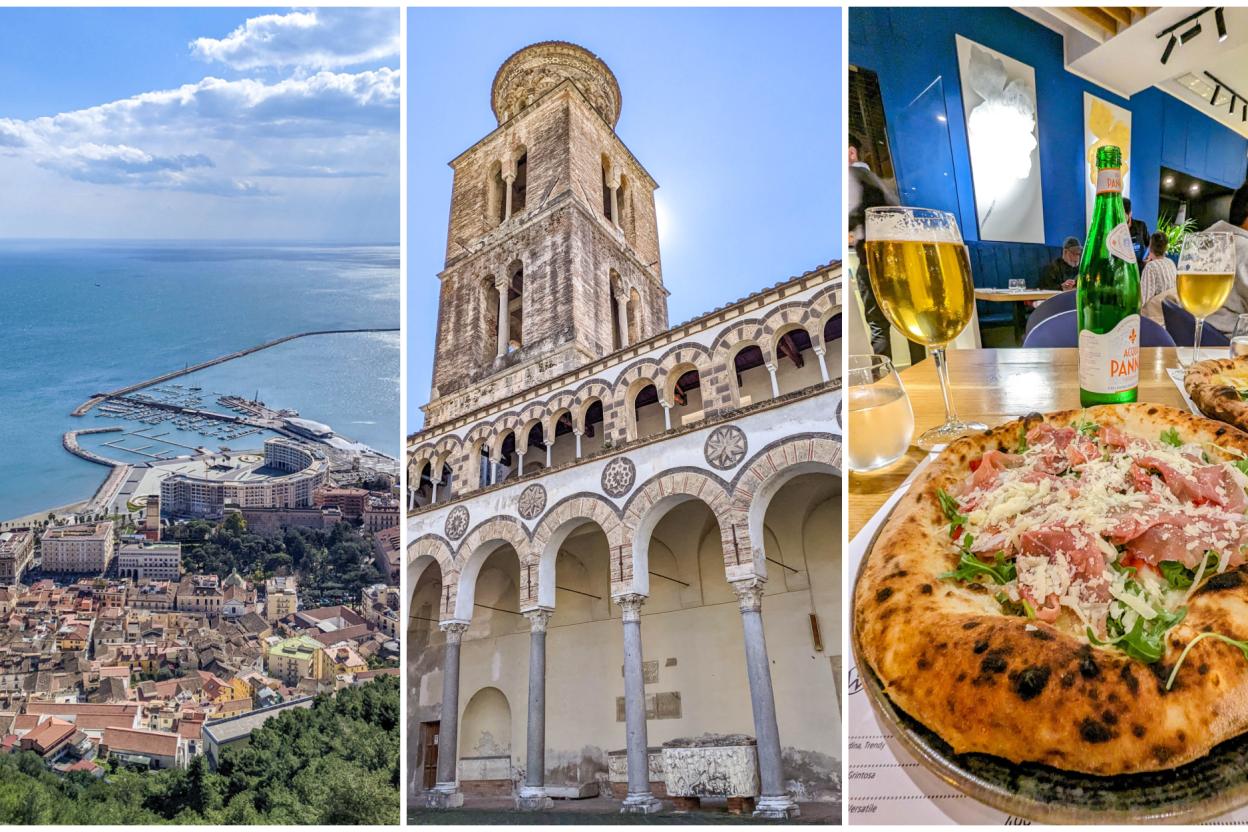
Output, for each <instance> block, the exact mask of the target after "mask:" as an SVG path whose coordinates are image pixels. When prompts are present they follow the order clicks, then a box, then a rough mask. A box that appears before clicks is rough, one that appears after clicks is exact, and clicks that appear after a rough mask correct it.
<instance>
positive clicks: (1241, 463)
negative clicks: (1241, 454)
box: [1231, 459, 1248, 475]
mask: <svg viewBox="0 0 1248 832" xmlns="http://www.w3.org/2000/svg"><path fill="white" fill-rule="evenodd" d="M1231 464H1232V465H1234V466H1235V467H1236V468H1238V469H1239V473H1241V474H1245V475H1248V459H1237V460H1235V461H1234V462H1232V463H1231Z"/></svg>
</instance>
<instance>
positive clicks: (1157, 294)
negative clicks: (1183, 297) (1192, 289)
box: [1140, 231, 1178, 327]
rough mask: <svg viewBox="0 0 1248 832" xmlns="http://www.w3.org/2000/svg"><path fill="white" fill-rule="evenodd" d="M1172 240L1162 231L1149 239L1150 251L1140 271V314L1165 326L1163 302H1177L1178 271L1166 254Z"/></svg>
mask: <svg viewBox="0 0 1248 832" xmlns="http://www.w3.org/2000/svg"><path fill="white" fill-rule="evenodd" d="M1169 244H1170V241H1169V240H1168V239H1167V238H1166V235H1165V234H1162V233H1161V232H1160V231H1158V232H1156V233H1155V234H1153V236H1151V237H1149V239H1148V253H1147V254H1146V255H1145V257H1144V268H1143V269H1142V270H1141V271H1140V314H1141V315H1143V316H1144V317H1145V318H1152V319H1153V320H1154V321H1156V322H1157V323H1159V324H1161V325H1162V326H1163V327H1164V326H1165V325H1166V319H1165V316H1164V315H1163V314H1162V312H1161V302H1162V301H1163V300H1166V299H1170V300H1174V301H1176V302H1177V299H1178V293H1177V292H1176V291H1175V281H1176V279H1177V273H1176V271H1175V267H1174V261H1173V260H1171V259H1170V258H1169V257H1167V256H1166V248H1167V247H1168V246H1169Z"/></svg>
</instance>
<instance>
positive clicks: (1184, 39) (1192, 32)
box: [1179, 21, 1200, 46]
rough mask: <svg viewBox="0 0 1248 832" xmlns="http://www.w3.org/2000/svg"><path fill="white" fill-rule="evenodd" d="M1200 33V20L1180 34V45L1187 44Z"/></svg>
mask: <svg viewBox="0 0 1248 832" xmlns="http://www.w3.org/2000/svg"><path fill="white" fill-rule="evenodd" d="M1199 34H1200V22H1199V21H1197V23H1196V25H1195V26H1193V27H1192V28H1190V29H1188V30H1187V31H1186V32H1184V33H1183V34H1181V35H1179V46H1186V45H1187V44H1188V42H1189V41H1191V39H1192V38H1194V37H1196V36H1197V35H1199Z"/></svg>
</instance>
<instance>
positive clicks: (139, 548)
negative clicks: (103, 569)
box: [117, 538, 182, 581]
mask: <svg viewBox="0 0 1248 832" xmlns="http://www.w3.org/2000/svg"><path fill="white" fill-rule="evenodd" d="M117 574H118V575H120V576H121V577H123V578H134V579H136V580H137V579H139V578H150V579H153V580H158V581H161V580H163V581H168V580H172V579H174V578H176V577H178V575H181V574H182V544H180V543H152V542H150V541H148V540H147V539H146V538H145V539H144V540H143V541H142V542H129V543H124V544H123V545H122V547H121V549H119V550H118V552H117Z"/></svg>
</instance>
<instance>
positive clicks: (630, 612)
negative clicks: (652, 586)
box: [612, 592, 646, 621]
mask: <svg viewBox="0 0 1248 832" xmlns="http://www.w3.org/2000/svg"><path fill="white" fill-rule="evenodd" d="M612 600H613V601H615V603H617V604H619V606H620V612H622V613H623V614H624V620H625V621H640V620H641V607H642V605H643V604H645V603H646V596H644V595H640V594H638V593H636V592H630V593H627V594H625V595H617V596H615V598H613V599H612Z"/></svg>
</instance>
